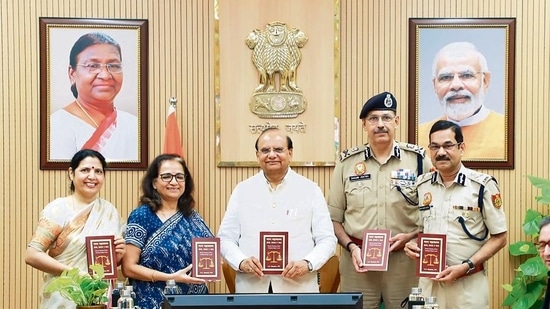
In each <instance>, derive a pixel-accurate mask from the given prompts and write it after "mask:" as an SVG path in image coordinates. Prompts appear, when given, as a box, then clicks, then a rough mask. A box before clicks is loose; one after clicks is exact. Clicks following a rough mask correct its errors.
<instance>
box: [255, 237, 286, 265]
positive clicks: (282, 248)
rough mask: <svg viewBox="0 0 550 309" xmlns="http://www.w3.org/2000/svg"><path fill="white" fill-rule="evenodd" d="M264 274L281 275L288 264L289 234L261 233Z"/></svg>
mask: <svg viewBox="0 0 550 309" xmlns="http://www.w3.org/2000/svg"><path fill="white" fill-rule="evenodd" d="M260 263H262V265H263V267H264V268H263V269H262V271H263V273H264V274H268V275H280V274H281V273H283V270H284V269H285V267H286V265H287V264H288V232H260Z"/></svg>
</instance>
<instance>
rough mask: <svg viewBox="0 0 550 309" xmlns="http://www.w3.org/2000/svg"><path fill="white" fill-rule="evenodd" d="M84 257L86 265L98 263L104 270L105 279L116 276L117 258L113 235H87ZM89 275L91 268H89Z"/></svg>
mask: <svg viewBox="0 0 550 309" xmlns="http://www.w3.org/2000/svg"><path fill="white" fill-rule="evenodd" d="M86 257H87V259H88V265H93V264H100V265H103V269H104V270H105V277H104V278H105V279H116V278H117V258H116V252H115V236H113V235H107V236H87V237H86ZM89 272H90V275H91V274H92V270H91V269H90V270H89Z"/></svg>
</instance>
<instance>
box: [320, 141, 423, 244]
mask: <svg viewBox="0 0 550 309" xmlns="http://www.w3.org/2000/svg"><path fill="white" fill-rule="evenodd" d="M419 157H420V162H421V163H420V164H421V165H422V170H423V172H424V173H426V172H429V171H430V168H431V166H432V165H431V162H430V160H429V158H427V157H426V156H425V150H424V149H423V148H421V147H418V146H416V145H412V144H407V143H398V142H394V151H393V153H392V155H391V156H390V158H389V159H388V160H387V161H386V162H384V163H382V164H380V163H378V161H376V159H375V158H374V156H373V155H372V151H371V149H370V146H369V145H368V144H367V145H363V146H360V147H355V148H352V149H348V150H345V151H344V152H342V154H341V155H340V162H337V164H336V167H335V169H334V173H333V176H332V181H331V186H330V191H329V196H328V203H327V204H328V208H329V212H330V216H331V219H332V220H333V221H335V222H341V223H343V226H344V229H345V231H346V233H347V234H348V235H350V236H353V237H355V238H358V239H362V238H363V235H362V234H363V230H365V229H389V230H391V233H392V236H393V235H396V234H398V233H409V232H412V231H414V230H415V229H417V220H418V206H417V204H418V195H417V193H416V185H415V180H416V178H417V176H418V162H419V159H418V158H419Z"/></svg>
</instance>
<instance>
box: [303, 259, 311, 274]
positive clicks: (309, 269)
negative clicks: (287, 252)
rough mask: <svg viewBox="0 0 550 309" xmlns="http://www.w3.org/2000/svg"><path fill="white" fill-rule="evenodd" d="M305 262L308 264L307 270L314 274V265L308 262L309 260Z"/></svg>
mask: <svg viewBox="0 0 550 309" xmlns="http://www.w3.org/2000/svg"><path fill="white" fill-rule="evenodd" d="M304 261H306V263H307V270H308V271H310V272H312V271H313V264H311V262H310V261H308V260H304Z"/></svg>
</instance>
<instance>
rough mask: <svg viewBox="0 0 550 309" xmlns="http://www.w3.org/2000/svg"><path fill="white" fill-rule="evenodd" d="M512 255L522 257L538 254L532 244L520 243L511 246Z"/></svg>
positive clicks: (509, 249)
mask: <svg viewBox="0 0 550 309" xmlns="http://www.w3.org/2000/svg"><path fill="white" fill-rule="evenodd" d="M508 251H510V254H511V255H513V256H520V255H525V254H537V253H538V251H537V248H536V247H535V245H534V244H533V243H532V242H528V241H518V242H515V243H513V244H511V245H510V247H509V248H508Z"/></svg>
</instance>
